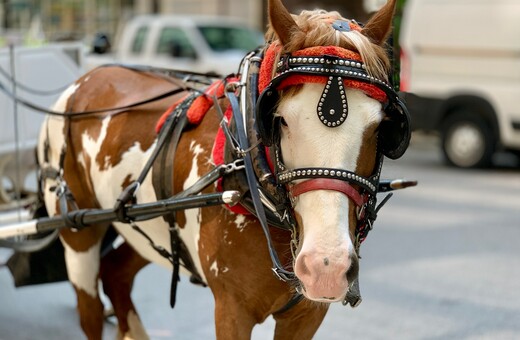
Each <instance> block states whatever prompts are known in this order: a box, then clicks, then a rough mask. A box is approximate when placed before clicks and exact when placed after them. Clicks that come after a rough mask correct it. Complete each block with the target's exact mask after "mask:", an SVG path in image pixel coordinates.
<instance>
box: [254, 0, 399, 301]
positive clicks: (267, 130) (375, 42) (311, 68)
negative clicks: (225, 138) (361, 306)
mask: <svg viewBox="0 0 520 340" xmlns="http://www.w3.org/2000/svg"><path fill="white" fill-rule="evenodd" d="M394 6H395V0H390V1H389V2H388V3H387V4H386V5H385V6H384V7H383V8H382V9H381V10H380V11H379V12H378V13H376V14H375V15H374V17H373V18H372V19H371V20H370V21H369V22H368V24H367V25H366V26H364V27H361V26H360V25H359V24H357V23H356V22H355V21H350V20H347V19H344V18H342V17H341V16H340V15H339V14H338V13H336V12H324V11H312V12H309V11H304V12H302V13H301V15H299V16H292V15H291V14H289V12H288V11H287V9H286V8H285V7H284V6H283V5H282V3H281V2H280V0H271V1H269V19H270V32H268V34H267V37H268V40H271V45H270V48H269V49H268V50H267V52H266V55H265V57H264V62H263V63H262V68H263V70H261V74H260V89H261V90H263V94H262V96H261V98H260V100H259V104H258V105H259V112H260V114H261V115H262V117H261V118H260V122H259V131H260V134H261V135H262V138H263V141H264V143H265V144H267V145H274V146H275V147H277V148H278V154H279V157H277V158H278V159H277V160H276V163H277V166H278V176H279V179H280V181H281V182H282V183H284V184H286V186H287V188H288V191H289V192H290V195H291V198H292V204H293V209H294V213H295V217H296V220H297V224H298V226H299V227H298V228H299V230H298V235H299V241H298V245H297V249H296V259H295V263H294V270H295V274H296V276H297V277H298V279H299V281H300V283H301V288H302V291H303V294H304V295H305V296H306V297H307V298H309V299H311V300H315V301H323V302H333V301H339V300H341V299H343V298H344V296H345V295H346V293H347V291H348V289H349V286H350V285H351V284H352V282H353V281H354V280H355V279H356V278H357V274H358V258H357V251H356V246H357V245H359V239H358V240H356V238H357V237H358V238H359V237H360V235H359V234H360V231H359V228H367V227H369V226H367V225H363V224H366V222H367V221H369V220H370V218H372V217H373V215H374V214H375V212H374V205H375V194H376V192H377V183H378V181H379V173H380V168H379V167H380V158H381V157H380V155H381V153H383V154H385V155H387V156H389V157H391V158H397V157H399V156H400V155H401V154H402V153H403V152H404V149H406V146H407V142H408V141H407V140H404V141H403V140H399V138H398V140H397V144H395V145H391V146H389V145H388V143H382V142H381V138H382V136H379V137H378V135H381V134H383V133H387V132H386V131H382V130H387V129H388V127H387V126H386V124H390V125H391V124H392V122H391V121H392V119H393V117H391V116H390V115H389V114H388V112H387V113H385V111H384V110H383V108H384V106H385V105H387V104H388V103H389V101H390V98H389V93H394V92H393V90H392V89H390V87H388V86H387V85H386V81H387V77H388V73H389V68H390V63H389V60H388V57H387V52H386V51H385V48H384V44H385V42H386V39H387V37H388V34H389V32H390V30H391V23H392V16H393V12H394ZM269 63H271V65H273V66H271V69H269V66H264V65H269ZM266 67H267V69H268V71H266ZM266 72H269V73H270V74H269V75H268V76H266V75H265V73H266ZM266 77H267V79H266ZM394 94H395V93H394ZM393 99H395V97H394V98H393ZM387 122H388V123H387ZM401 123H402V122H398V123H397V124H398V125H399V124H401ZM387 139H389V140H394V141H395V138H393V137H388V138H387ZM405 139H406V138H405ZM371 200H372V201H371ZM367 207H369V208H370V209H371V211H370V212H367V211H366V209H367ZM368 213H370V214H372V216H368V217H367V214H368ZM370 222H371V221H370ZM361 237H363V235H361Z"/></svg>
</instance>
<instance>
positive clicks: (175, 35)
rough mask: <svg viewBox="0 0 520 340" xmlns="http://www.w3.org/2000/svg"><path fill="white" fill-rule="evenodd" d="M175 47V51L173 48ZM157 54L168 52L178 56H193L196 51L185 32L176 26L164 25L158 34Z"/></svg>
mask: <svg viewBox="0 0 520 340" xmlns="http://www.w3.org/2000/svg"><path fill="white" fill-rule="evenodd" d="M174 48H175V49H176V51H175V53H174V52H173V49H174ZM156 52H157V54H169V55H173V54H175V56H178V57H186V58H195V56H196V52H195V49H194V48H193V45H192V44H191V42H190V40H189V39H188V36H187V35H186V32H184V31H183V30H182V29H180V28H176V27H165V28H163V29H162V30H161V33H160V35H159V42H158V43H157V47H156Z"/></svg>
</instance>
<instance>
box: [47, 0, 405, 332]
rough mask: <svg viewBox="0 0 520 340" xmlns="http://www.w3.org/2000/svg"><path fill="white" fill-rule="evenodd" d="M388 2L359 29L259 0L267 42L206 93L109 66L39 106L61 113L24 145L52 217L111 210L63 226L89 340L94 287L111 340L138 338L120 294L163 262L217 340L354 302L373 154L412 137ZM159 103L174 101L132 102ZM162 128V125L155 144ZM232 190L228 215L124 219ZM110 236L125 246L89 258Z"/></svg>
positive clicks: (98, 314)
mask: <svg viewBox="0 0 520 340" xmlns="http://www.w3.org/2000/svg"><path fill="white" fill-rule="evenodd" d="M395 2H396V1H395V0H389V1H388V3H387V4H386V5H384V6H383V7H382V8H381V10H379V11H378V12H377V13H376V14H375V15H374V16H373V17H372V18H371V19H370V20H369V21H368V22H367V24H366V25H364V26H363V25H361V24H359V23H357V22H356V21H354V20H349V19H345V18H343V17H342V16H341V15H340V14H339V13H337V12H326V11H323V10H314V11H302V12H301V14H299V15H293V14H290V13H289V11H288V10H287V9H286V8H285V7H284V5H283V4H282V2H281V0H269V1H268V8H267V12H268V14H269V28H268V31H267V33H266V41H267V43H266V46H264V47H263V48H261V49H259V50H258V51H253V52H252V53H250V54H248V57H247V58H245V59H247V62H245V64H243V65H242V66H241V69H240V72H242V73H240V72H239V73H238V74H237V75H235V76H233V77H227V78H225V79H224V80H219V81H217V82H215V83H214V84H213V85H210V86H209V87H208V88H206V89H200V88H199V87H189V86H187V85H186V82H183V81H181V80H180V79H177V78H174V77H173V78H172V77H169V76H166V75H164V74H161V73H159V72H154V71H153V70H148V71H147V70H142V69H135V68H131V67H123V66H106V67H100V68H97V69H94V70H92V71H90V72H88V73H86V74H85V75H83V76H82V77H81V78H79V79H78V80H77V81H76V82H75V83H74V84H73V85H71V86H70V87H69V88H68V89H67V90H66V91H64V93H63V94H62V95H61V96H60V98H59V99H58V101H57V102H56V103H55V105H54V106H53V110H54V111H56V112H60V113H62V114H61V115H51V116H48V117H47V119H46V121H45V122H44V124H43V126H42V130H41V134H40V141H39V145H38V159H39V164H40V166H41V170H40V173H41V188H42V191H43V195H44V201H45V205H46V208H47V210H48V213H49V216H54V215H59V214H66V213H67V212H71V211H75V210H76V209H111V208H114V210H115V211H117V212H118V216H119V217H118V221H116V222H113V223H108V222H107V223H105V222H102V223H97V224H94V225H91V226H88V227H84V226H78V225H76V224H74V223H73V221H68V222H69V223H70V225H69V226H70V227H71V228H64V229H62V230H61V231H60V240H61V242H62V243H63V245H64V248H65V260H66V265H67V271H68V278H69V281H70V282H71V284H72V286H73V288H74V290H75V292H76V295H77V306H78V313H79V320H80V325H81V328H82V330H83V332H84V334H85V335H86V337H87V338H88V339H101V338H102V329H103V321H104V306H103V303H102V302H101V299H100V291H99V289H98V288H99V281H101V283H102V288H103V290H104V292H105V294H106V295H107V296H108V298H109V299H110V302H111V303H112V306H113V309H114V314H115V316H116V317H117V320H118V338H121V339H123V338H124V339H127V338H132V339H147V338H148V336H147V334H146V331H145V329H144V327H143V325H142V323H141V321H140V319H139V316H138V313H137V311H136V308H135V306H134V304H133V302H132V300H131V298H130V294H131V291H132V284H133V279H134V277H135V275H136V274H137V273H138V272H139V270H140V269H141V268H143V267H144V266H145V265H147V264H148V263H150V262H153V263H157V264H159V265H162V266H165V267H166V268H169V269H172V268H173V278H172V286H173V287H174V286H175V284H176V282H177V280H178V273H177V271H178V270H180V271H181V272H183V273H186V274H188V275H191V279H192V281H193V282H196V283H199V284H202V285H207V286H208V287H209V288H210V289H211V291H212V294H213V296H214V300H215V331H216V336H217V338H218V339H248V338H250V337H251V332H252V329H253V327H254V326H255V325H256V324H258V323H261V322H263V321H264V320H265V319H266V318H267V317H268V316H272V317H273V318H274V320H275V322H276V326H275V334H274V338H276V339H310V338H312V336H313V335H314V334H315V332H316V331H317V329H318V327H319V326H320V324H321V322H322V320H323V319H324V317H325V315H326V313H327V310H328V307H329V305H330V304H331V303H335V302H340V301H343V302H344V303H351V304H353V305H355V304H357V303H358V302H359V294H358V288H357V284H358V281H357V278H358V271H359V258H358V253H359V246H360V243H361V242H362V241H363V239H364V238H365V237H366V234H367V232H368V230H370V229H371V226H372V223H373V221H374V220H375V216H376V212H377V207H376V205H375V204H376V194H377V190H378V183H379V177H380V172H381V167H382V159H383V157H384V156H387V157H390V158H393V159H395V158H399V157H400V156H401V155H402V154H403V153H404V151H405V150H406V147H407V145H408V142H409V131H408V132H407V128H408V125H407V117H406V115H405V113H403V110H402V106H401V104H402V103H400V102H399V99H398V97H397V94H396V93H395V92H394V90H393V89H392V88H391V86H389V85H388V84H387V83H388V75H389V74H390V72H391V71H390V61H389V58H388V56H387V54H388V53H387V50H386V47H385V42H386V41H387V37H388V35H389V32H390V31H391V25H392V17H393V13H394V7H395ZM244 65H247V67H246V66H244ZM245 69H248V72H245V71H246V70H245ZM157 93H170V94H172V93H173V96H172V97H168V96H164V97H158V98H157V100H154V101H149V102H148V101H146V102H143V101H142V99H143V98H149V97H154V96H156V95H157ZM136 102H138V103H140V105H132V103H136ZM195 106H197V108H198V109H193V108H194V107H195ZM201 107H205V108H206V109H205V110H202V109H201ZM110 108H119V109H118V110H115V111H114V110H110ZM202 111H204V113H203V114H202V113H201V112H202ZM244 111H246V112H244ZM164 112H168V114H167V115H164ZM77 113H90V114H77ZM171 117H173V118H171ZM157 122H161V123H160V124H158V123H157ZM181 122H182V123H181ZM164 130H168V131H173V132H171V133H170V139H169V140H168V141H166V142H164V143H163V141H162V138H161V136H162V134H163V131H164ZM157 131H161V132H160V133H158V132H157ZM172 136H173V137H172ZM219 136H220V137H221V138H220V139H219ZM172 140H173V142H172ZM244 140H245V142H244ZM217 141H220V142H217ZM163 144H164V145H166V146H165V147H162V148H160V147H159V145H163ZM159 149H161V150H167V151H156V150H159ZM157 155H158V156H157ZM152 159H154V161H153V162H151V160H152ZM146 165H148V166H146ZM264 168H265V169H264ZM143 169H146V171H145V170H143ZM150 169H151V170H150ZM216 169H217V170H216ZM259 169H264V170H262V171H263V172H260V174H261V175H258V173H259ZM148 170H150V171H152V173H153V176H152V175H150V174H149V173H147V171H148ZM215 173H217V175H216V176H214V174H215ZM208 174H209V175H208ZM262 174H263V175H262ZM208 176H209V177H212V176H214V179H215V180H212V181H209V182H204V181H203V180H204V179H205V178H206V177H208ZM201 181H202V184H201ZM135 183H137V185H134V184H135ZM194 186H198V187H199V188H198V190H193V189H190V188H193V187H194ZM128 188H132V190H129V189H128ZM229 189H233V190H234V191H233V192H238V193H239V194H240V199H239V202H238V204H237V205H235V206H231V203H230V204H228V205H227V206H226V205H220V204H217V205H210V206H207V207H196V208H193V209H189V210H176V211H175V212H174V213H170V214H168V215H167V216H165V217H164V218H161V217H154V218H150V219H146V218H143V219H131V218H129V217H128V216H126V215H125V209H124V207H126V206H128V205H129V204H138V203H146V202H155V201H157V200H158V199H162V198H165V197H168V196H173V197H184V196H188V197H190V196H191V197H193V196H195V197H196V196H197V195H199V194H201V195H202V194H210V193H218V192H221V191H223V190H224V191H225V190H229ZM186 191H188V192H189V194H190V195H183V192H186ZM122 192H123V193H126V194H127V195H126V198H122V196H125V195H121V193H122ZM175 195H177V196H175ZM116 202H117V203H116ZM113 230H115V231H116V232H117V234H119V235H120V236H122V237H123V238H124V241H125V242H124V243H123V244H122V245H121V246H119V247H116V248H115V249H114V250H112V251H111V252H109V253H108V254H107V255H105V256H102V255H101V249H102V248H103V247H102V244H103V240H104V238H105V236H106V234H107V233H109V232H111V231H113ZM179 254H180V255H179ZM179 267H180V269H179ZM273 272H274V273H273ZM173 291H175V289H173ZM353 295H354V298H352V296H353ZM356 297H357V298H356Z"/></svg>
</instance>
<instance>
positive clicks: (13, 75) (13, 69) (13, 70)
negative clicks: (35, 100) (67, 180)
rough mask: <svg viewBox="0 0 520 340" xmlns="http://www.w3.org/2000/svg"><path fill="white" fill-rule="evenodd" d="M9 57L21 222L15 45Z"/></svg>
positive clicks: (19, 217) (15, 189)
mask: <svg viewBox="0 0 520 340" xmlns="http://www.w3.org/2000/svg"><path fill="white" fill-rule="evenodd" d="M9 57H10V66H11V84H12V89H11V91H12V93H13V115H14V139H15V143H14V145H15V147H14V152H15V170H16V174H15V177H16V178H15V180H14V183H13V188H14V194H15V199H16V203H17V211H18V221H21V220H22V215H21V209H22V206H21V202H20V200H21V199H22V194H21V192H20V188H19V187H18V185H22V178H21V173H22V171H21V164H22V160H21V156H20V126H19V122H18V102H17V101H16V100H15V99H14V98H16V97H17V93H16V65H15V48H14V44H10V45H9Z"/></svg>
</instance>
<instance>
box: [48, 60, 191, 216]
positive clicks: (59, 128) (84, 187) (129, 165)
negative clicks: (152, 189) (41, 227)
mask: <svg viewBox="0 0 520 340" xmlns="http://www.w3.org/2000/svg"><path fill="white" fill-rule="evenodd" d="M177 88H179V85H177V84H175V83H174V82H172V81H171V80H170V79H168V78H166V77H163V76H161V75H156V74H152V73H146V72H139V71H135V70H132V69H127V68H123V67H100V68H97V69H94V70H92V71H90V72H88V73H86V74H85V75H84V76H82V77H81V78H79V79H78V80H77V81H76V82H75V83H74V84H73V85H71V86H70V87H69V88H68V89H67V90H66V91H65V92H64V93H63V94H62V95H61V97H60V98H59V99H58V101H57V102H56V103H55V105H54V107H53V110H54V111H58V112H63V113H64V114H67V113H69V114H68V115H62V116H56V115H53V116H49V117H48V118H47V120H46V121H45V122H44V124H43V126H42V129H41V133H40V143H39V148H38V157H39V161H40V164H41V166H42V167H43V168H50V169H54V170H58V171H59V170H63V173H64V179H65V180H66V182H67V184H68V186H69V187H70V189H71V191H72V192H73V194H76V195H77V196H91V198H92V199H91V200H89V202H88V203H87V204H85V206H82V207H81V208H99V207H107V206H112V205H113V204H114V200H113V198H114V196H115V197H117V195H118V194H119V193H120V192H121V190H122V189H123V188H124V187H125V186H126V185H128V184H129V182H130V181H131V180H135V179H136V178H137V176H138V175H139V172H140V170H141V167H142V164H144V163H145V162H146V159H147V158H148V157H149V154H150V153H151V150H152V149H153V145H154V143H155V140H156V138H157V136H156V132H155V125H156V123H157V121H158V119H159V118H160V116H161V115H162V114H163V113H164V112H165V111H166V110H167V108H168V107H169V106H170V105H171V104H172V102H174V101H176V100H177V99H176V98H175V96H172V97H166V98H165V99H161V100H157V101H153V102H151V103H148V104H145V105H141V106H136V107H132V108H129V109H126V110H108V111H105V112H101V113H93V114H81V113H82V112H86V111H96V110H103V109H113V108H118V107H125V106H128V105H131V104H134V103H137V102H140V101H143V100H146V99H149V98H153V97H156V96H158V95H160V94H163V93H166V92H168V91H172V90H175V89H177ZM177 96H182V93H180V94H178V95H177ZM75 113H79V114H78V115H76V114H75ZM53 182H54V181H53V180H52V179H50V180H49V179H48V180H47V181H46V185H47V187H48V188H46V189H49V188H50V186H52V185H55V184H56V183H53ZM45 194H46V196H48V197H49V198H48V199H46V203H47V206H49V205H50V206H51V209H50V210H51V211H50V213H51V214H52V213H54V211H52V210H54V209H53V208H52V205H53V204H52V203H51V202H52V200H55V195H53V194H52V193H50V195H49V191H48V190H46V191H45Z"/></svg>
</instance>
